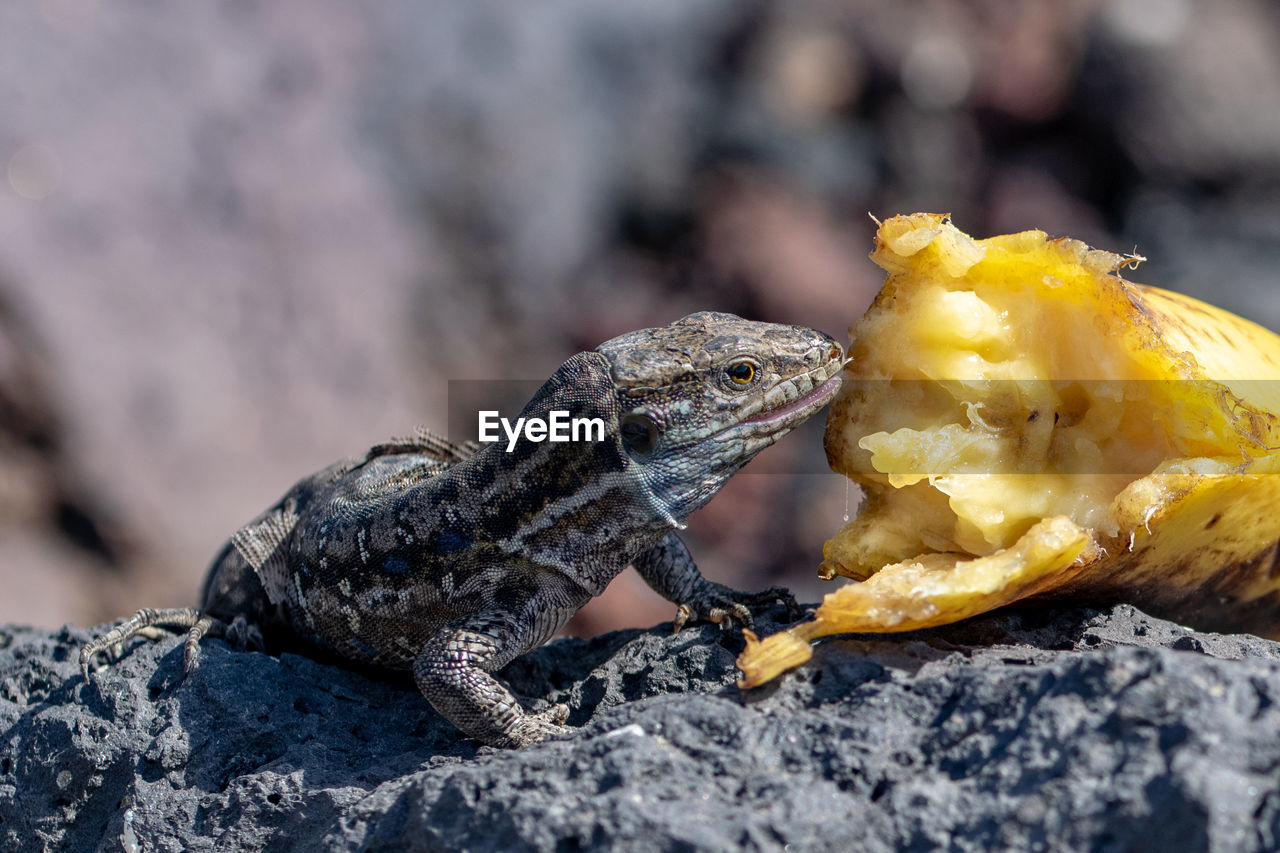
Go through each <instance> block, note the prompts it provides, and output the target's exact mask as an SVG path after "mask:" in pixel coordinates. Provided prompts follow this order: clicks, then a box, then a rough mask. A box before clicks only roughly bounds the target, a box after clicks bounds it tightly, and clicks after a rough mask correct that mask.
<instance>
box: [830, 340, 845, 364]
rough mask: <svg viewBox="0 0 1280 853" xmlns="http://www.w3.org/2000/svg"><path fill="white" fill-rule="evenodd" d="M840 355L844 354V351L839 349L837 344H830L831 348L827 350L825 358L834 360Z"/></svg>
mask: <svg viewBox="0 0 1280 853" xmlns="http://www.w3.org/2000/svg"><path fill="white" fill-rule="evenodd" d="M842 355H844V353H843V352H841V351H840V347H839V346H837V345H836V344H832V345H831V349H829V350H827V358H829V359H830V360H831V361H835V360H836V359H837V358H840V357H841V356H842Z"/></svg>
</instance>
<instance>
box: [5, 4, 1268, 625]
mask: <svg viewBox="0 0 1280 853" xmlns="http://www.w3.org/2000/svg"><path fill="white" fill-rule="evenodd" d="M916 210H929V211H940V212H945V211H950V212H951V213H952V214H953V215H954V219H955V222H956V224H957V225H958V226H959V227H960V228H961V229H963V230H965V231H968V232H970V233H972V234H974V235H976V236H987V235H990V234H993V233H1000V232H1008V231H1015V230H1022V229H1028V228H1040V229H1043V230H1045V231H1048V232H1050V233H1051V234H1054V235H1071V236H1075V237H1079V238H1081V239H1084V240H1086V241H1087V242H1089V243H1091V244H1093V245H1095V246H1097V247H1099V248H1106V249H1110V250H1113V251H1118V252H1128V251H1136V252H1138V253H1140V254H1142V255H1145V256H1147V257H1148V258H1149V260H1148V261H1147V263H1145V264H1143V265H1142V267H1141V268H1140V269H1139V270H1138V271H1137V272H1136V273H1132V274H1130V276H1129V277H1131V278H1133V279H1136V280H1139V281H1144V282H1148V283H1151V284H1157V285H1160V286H1163V287H1168V288H1173V289H1178V290H1183V291H1186V292H1189V293H1192V294H1194V295H1198V296H1202V297H1206V298H1209V299H1210V300H1211V301H1214V302H1217V303H1219V304H1222V305H1224V306H1225V307H1228V308H1230V309H1232V310H1235V311H1237V312H1239V313H1242V314H1245V315H1246V316H1249V317H1252V318H1253V319H1256V320H1258V321H1259V322H1262V323H1264V324H1266V325H1269V326H1271V327H1272V328H1280V298H1278V295H1280V290H1278V289H1277V286H1278V285H1280V276H1278V275H1277V273H1276V270H1277V268H1280V5H1278V4H1276V3H1275V2H1274V0H1215V2H1213V3H1207V2H1193V0H1059V2H1053V3H1046V2H1041V0H1021V1H1020V0H899V2H894V3H884V2H878V0H785V2H784V0H646V2H643V3H637V2H633V0H543V2H539V3H529V4H525V3H517V2H486V1H485V0H469V2H466V3H421V2H409V0H377V2H373V0H366V2H352V0H272V2H269V3H268V2H249V0H220V2H210V3H201V4H170V3H160V2H143V0H139V2H135V3H127V4H123V3H115V4H106V3H100V2H98V1H97V0H20V2H11V3H5V4H2V5H0V621H6V622H22V623H29V624H38V625H46V626H53V625H57V624H60V623H63V622H75V623H79V624H90V623H95V622H99V621H103V620H106V619H110V618H113V617H116V616H121V615H125V614H126V613H129V612H132V611H133V610H134V609H135V608H137V607H139V606H142V605H152V606H171V605H178V604H185V603H194V601H195V597H196V595H197V589H198V584H199V581H200V578H201V576H202V575H203V573H204V570H205V568H206V566H207V563H208V560H209V559H210V557H211V556H212V554H213V553H214V552H215V551H216V549H217V548H218V547H219V546H220V544H221V543H222V542H223V541H224V540H225V538H226V537H227V536H228V534H229V533H230V532H232V531H233V530H234V529H235V528H236V527H238V526H239V525H240V524H242V523H244V522H245V521H247V520H248V519H250V518H252V517H253V516H254V515H256V514H257V513H258V512H259V511H260V510H261V509H263V508H265V507H266V506H267V505H269V504H270V503H272V502H274V501H275V500H276V499H277V498H278V497H279V495H280V494H281V493H283V492H284V490H285V489H286V488H288V487H289V486H290V485H291V484H292V483H293V482H294V481H295V480H296V479H297V478H299V477H300V476H302V475H304V474H307V473H309V472H311V471H313V470H316V469H318V468H320V467H323V466H324V465H327V464H328V463H330V462H331V461H333V460H335V459H337V458H339V457H342V456H347V455H351V454H354V453H357V452H361V451H363V449H364V448H365V447H367V446H369V445H370V444H373V443H375V442H378V441H381V440H383V439H385V438H387V437H388V436H391V435H403V434H407V433H409V432H410V431H411V429H412V428H413V426H414V425H416V424H424V425H426V426H428V427H431V428H433V429H436V430H440V431H443V430H444V429H445V426H446V423H447V408H448V406H447V404H448V383H449V381H450V380H462V379H487V380H497V379H503V380H507V379H521V380H526V379H542V378H545V377H546V376H547V375H549V374H550V373H551V372H552V371H553V370H554V369H555V367H556V366H557V365H558V364H559V363H560V362H561V361H563V360H564V359H565V358H566V357H568V356H569V355H570V354H572V353H573V352H576V351H578V350H581V349H589V348H592V347H594V346H596V345H597V344H598V343H599V342H601V341H602V340H604V339H606V338H609V337H612V336H614V335H616V334H619V333H621V332H624V331H627V330H630V329H634V328H639V327H643V326H651V325H659V324H664V323H667V322H670V321H671V320H673V319H675V318H677V317H680V316H682V315H683V314H686V313H688V312H690V311H694V310H699V309H713V310H720V311H730V312H735V313H739V314H742V315H744V316H747V317H751V318H754V319H760V320H770V321H778V322H791V323H800V324H804V325H810V326H816V327H819V328H822V329H824V330H825V331H827V332H829V333H831V334H833V335H836V336H837V337H838V338H839V339H841V340H844V339H845V338H846V330H847V327H848V326H849V325H850V324H851V323H853V322H854V321H855V320H856V319H857V318H858V317H859V316H860V314H861V313H862V311H863V310H864V309H865V307H866V306H867V305H868V304H869V302H870V300H871V298H872V296H873V295H874V293H875V291H876V289H877V288H878V287H879V284H880V281H881V275H880V273H879V270H878V269H877V268H875V267H874V266H873V265H872V264H871V263H870V262H869V261H868V260H867V259H866V253H867V252H868V251H869V249H870V246H871V236H872V233H873V227H874V226H873V223H872V222H871V220H870V219H869V217H868V216H867V214H868V213H873V214H875V215H876V216H878V217H887V216H891V215H893V214H895V213H906V212H912V211H916ZM823 469H824V466H823V464H822V451H821V424H820V423H814V424H811V425H810V428H808V429H806V430H805V431H804V432H803V433H802V434H800V435H797V436H793V437H792V438H791V439H790V440H788V441H784V442H783V443H781V444H779V445H777V446H776V447H774V448H772V449H770V450H769V451H767V452H766V453H765V454H764V455H763V456H762V457H761V459H759V460H758V461H757V462H755V463H753V464H752V466H750V467H749V468H748V469H747V470H746V471H745V472H744V473H743V474H741V475H739V476H738V477H736V478H735V479H734V480H733V481H731V483H730V485H729V486H728V487H727V488H726V489H725V491H724V493H722V495H721V496H720V497H719V498H718V499H717V500H715V501H713V502H712V504H711V505H710V506H709V507H707V508H706V509H705V510H703V511H702V512H701V513H699V514H698V515H696V516H695V517H694V519H693V523H692V524H691V531H690V535H689V537H688V538H689V540H690V544H691V546H692V548H693V551H694V554H695V555H696V556H697V557H698V558H699V561H700V563H701V565H702V566H703V569H704V571H705V572H706V574H708V575H709V576H711V577H713V578H715V579H718V580H721V581H724V582H729V583H733V584H735V585H738V586H741V587H744V588H757V587H760V586H764V585H767V584H771V583H786V584H790V585H792V586H794V587H795V588H796V589H797V591H798V593H799V595H800V597H801V598H802V600H815V599H816V598H817V597H818V596H819V595H820V594H821V593H822V591H823V588H822V585H821V584H820V582H818V581H817V580H816V579H815V578H814V568H815V567H816V565H817V563H818V561H819V559H820V555H821V547H822V542H823V540H824V539H825V538H826V537H827V536H828V535H830V534H831V533H832V532H834V530H835V529H836V528H837V527H838V526H839V524H840V523H841V517H842V516H843V515H844V513H845V512H846V511H848V509H851V508H852V506H853V505H856V502H857V494H856V491H855V492H854V493H853V494H852V495H851V494H850V491H849V490H848V488H847V487H846V485H845V483H844V481H843V480H842V479H841V478H839V477H836V476H835V475H833V474H830V473H823ZM672 613H673V609H672V607H671V605H669V604H666V603H665V602H662V601H661V600H660V599H658V598H657V597H656V596H654V595H653V594H652V593H649V592H648V591H647V590H646V589H645V587H644V586H643V583H642V582H641V581H640V580H639V579H638V578H637V577H636V576H635V575H634V573H631V572H628V573H627V574H625V575H623V576H622V577H620V578H619V580H618V581H617V582H615V584H614V585H613V586H612V587H611V588H610V590H609V592H608V593H607V594H606V595H605V596H604V597H602V598H601V599H599V600H597V601H596V602H594V603H593V604H592V605H591V606H590V607H589V608H588V609H587V610H585V611H584V612H583V613H582V614H580V615H579V617H578V618H577V620H576V621H575V622H574V623H573V625H572V626H571V630H573V631H576V632H582V633H594V632H596V631H599V630H603V629H605V628H609V627H617V626H621V625H647V624H652V623H654V622H656V621H659V620H661V619H668V618H670V617H671V615H672Z"/></svg>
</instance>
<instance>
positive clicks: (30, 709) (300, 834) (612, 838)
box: [0, 606, 1280, 851]
mask: <svg viewBox="0 0 1280 853" xmlns="http://www.w3.org/2000/svg"><path fill="white" fill-rule="evenodd" d="M763 627H765V628H766V629H767V628H769V627H770V626H769V625H768V624H767V623H766V625H764V626H763ZM774 627H776V626H774ZM668 630H669V626H659V627H658V628H655V629H653V630H651V631H647V632H640V631H627V632H619V633H614V634H608V635H605V636H603V637H600V638H597V639H595V640H592V641H589V642H587V641H581V640H560V641H557V642H555V643H552V644H551V645H550V646H547V647H545V648H543V649H541V650H539V651H537V652H535V653H533V654H531V655H529V656H527V657H526V658H524V659H522V660H520V661H517V662H516V663H515V664H513V665H512V666H511V667H510V668H508V670H507V671H506V673H505V675H506V677H507V678H508V679H509V680H510V681H511V682H512V684H513V685H514V686H515V688H516V689H517V690H518V691H520V692H523V693H524V694H526V695H529V696H537V697H539V698H538V699H536V700H534V704H540V703H541V702H543V701H546V700H547V699H554V700H558V701H565V702H568V703H569V705H570V707H571V708H572V714H571V717H570V721H571V722H572V723H574V724H575V725H578V726H581V727H582V730H581V731H580V732H579V733H578V734H576V735H575V736H573V737H572V738H570V739H568V740H565V741H561V742H554V743H546V744H542V745H539V746H537V747H533V748H530V749H526V750H523V751H519V752H504V751H500V750H494V749H491V748H488V747H483V748H481V747H477V746H476V745H475V744H474V743H472V742H469V741H464V740H459V739H458V738H457V736H456V735H455V733H454V731H453V730H452V729H451V728H450V727H449V726H448V724H446V723H444V722H443V721H442V720H441V719H440V718H439V717H437V716H436V714H435V713H434V712H433V711H432V710H431V709H430V708H429V707H428V706H427V705H426V703H425V702H424V701H423V699H422V698H421V697H420V696H419V695H418V694H417V692H416V691H415V690H414V689H413V687H412V685H410V684H407V683H402V682H396V681H380V680H371V679H369V678H366V677H364V676H361V675H357V674H355V673H353V672H349V671H346V670H343V669H339V668H335V667H331V666H327V665H324V664H321V663H317V662H315V661H312V660H310V659H308V658H304V657H298V656H292V655H283V656H281V657H280V658H275V657H271V656H268V655H264V654H257V653H237V652H233V651H232V650H230V649H229V648H228V647H227V646H226V645H224V644H223V643H221V642H217V641H214V642H210V643H208V644H207V645H206V648H205V658H204V664H203V666H202V667H201V668H200V669H199V670H198V671H197V672H196V673H194V674H193V675H191V676H190V677H188V678H186V679H185V680H182V681H180V680H179V672H180V667H181V651H180V649H179V647H178V646H179V644H178V642H177V640H176V639H173V640H167V641H164V642H159V643H149V642H148V643H140V644H138V645H136V646H133V647H131V648H130V649H129V650H128V651H127V654H126V655H125V656H124V657H123V658H122V659H121V660H120V661H119V663H118V664H117V665H116V666H115V667H113V668H112V669H111V670H109V671H99V672H98V673H96V675H95V676H94V679H93V680H94V682H95V684H94V685H93V686H90V687H87V688H86V686H85V684H84V682H83V681H82V680H81V679H80V676H79V674H78V672H77V668H76V663H75V649H76V646H77V645H78V644H79V643H80V642H81V641H82V640H84V639H85V637H86V636H87V633H86V632H85V631H83V630H80V629H73V628H66V629H63V630H62V631H61V632H58V633H56V634H52V635H51V634H49V633H45V632H40V631H33V630H28V629H22V628H4V629H0V731H2V732H3V735H2V738H0V847H4V848H5V849H15V850H19V849H20V850H33V849H40V848H41V847H42V846H43V847H46V848H47V849H67V850H119V849H123V850H131V851H132V850H139V849H141V850H215V849H216V850H263V849H281V848H299V849H304V848H306V849H315V850H345V849H365V850H379V849H397V850H399V849H422V850H434V849H445V848H447V849H471V850H496V849H502V850H522V849H533V850H558V849H564V850H571V849H578V848H582V847H590V848H600V847H606V846H610V845H612V846H625V847H626V849H637V850H675V849H681V850H725V849H732V848H736V847H745V848H747V849H780V848H782V847H783V845H790V846H791V847H790V849H796V850H814V849H828V850H840V849H844V850H849V849H862V850H887V849H919V850H925V849H936V848H947V847H950V848H951V849H956V850H987V849H1001V848H1003V849H1017V850H1036V849H1041V850H1047V849H1092V850H1128V849H1139V848H1141V849H1178V850H1199V849H1209V848H1212V849H1214V850H1264V849H1275V848H1276V846H1277V844H1280V704H1277V703H1278V701H1280V644H1277V643H1272V642H1269V641H1264V640H1259V639H1257V638H1253V637H1247V636H1220V635H1211V634H1198V633H1194V632H1191V631H1189V630H1187V629H1184V628H1180V627H1177V626H1175V625H1172V624H1170V623H1168V622H1164V621H1161V620H1158V619H1155V618H1152V617H1149V616H1147V615H1145V614H1143V613H1141V612H1139V611H1136V610H1134V609H1133V608H1131V607H1127V606H1121V607H1117V608H1115V609H1114V610H1112V611H1109V612H1107V611H1096V610H1085V609H1066V610H1038V611H1036V610H1022V611H1006V612H1003V613H1000V614H996V615H994V616H990V617H987V618H983V619H978V620H973V621H970V622H968V623H965V624H962V625H958V626H951V627H949V628H945V629H938V630H933V631H927V632H920V633H915V634H906V635H900V636H891V637H878V638H877V637H861V638H853V639H840V640H834V641H831V642H827V643H825V644H823V645H822V646H821V647H820V649H819V651H818V654H817V656H816V658H815V660H814V662H813V663H812V665H810V666H808V667H806V668H805V669H802V670H800V671H798V672H795V673H792V674H790V675H788V676H786V677H784V678H783V679H782V680H781V681H780V682H778V683H776V684H775V685H772V686H769V687H766V688H763V689H760V690H757V691H754V692H752V693H749V694H741V693H740V692H739V691H738V690H737V688H735V687H734V686H733V680H734V677H735V671H734V669H733V658H734V653H735V652H736V651H737V647H738V646H739V645H740V640H739V639H738V637H737V635H736V633H735V634H726V635H721V634H720V633H719V630H718V629H717V628H715V627H714V626H703V627H700V628H696V629H687V630H685V631H683V632H681V633H680V634H677V635H674V636H673V635H671V634H669V633H668Z"/></svg>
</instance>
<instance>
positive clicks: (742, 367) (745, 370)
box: [726, 361, 756, 385]
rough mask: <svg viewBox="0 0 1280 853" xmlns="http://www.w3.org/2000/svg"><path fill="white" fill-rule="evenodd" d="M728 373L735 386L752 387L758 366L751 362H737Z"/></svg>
mask: <svg viewBox="0 0 1280 853" xmlns="http://www.w3.org/2000/svg"><path fill="white" fill-rule="evenodd" d="M726 372H727V373H728V374H729V379H731V380H732V381H733V384H734V385H750V384H751V380H752V379H755V378H756V366H755V365H754V364H752V363H751V362H749V361H735V362H734V363H733V364H731V365H729V369H728V371H726Z"/></svg>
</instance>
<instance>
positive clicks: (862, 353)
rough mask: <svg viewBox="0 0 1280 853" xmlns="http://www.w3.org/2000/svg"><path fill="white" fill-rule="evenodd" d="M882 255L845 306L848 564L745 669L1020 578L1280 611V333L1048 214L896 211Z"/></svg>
mask: <svg viewBox="0 0 1280 853" xmlns="http://www.w3.org/2000/svg"><path fill="white" fill-rule="evenodd" d="M871 257H872V259H873V260H874V261H875V262H876V263H877V264H879V265H880V266H881V267H883V268H884V269H885V270H886V271H887V272H888V278H887V280H886V282H885V285H884V288H883V289H882V290H881V292H880V294H879V296H878V297H877V298H876V300H875V302H874V303H873V304H872V306H871V308H870V309H868V311H867V313H866V314H865V315H864V316H863V318H862V319H861V320H860V321H859V322H858V323H857V324H856V325H855V326H854V327H853V328H852V329H851V330H850V336H851V343H850V347H849V353H850V361H849V363H848V365H847V366H846V368H845V373H844V386H843V388H842V389H841V392H840V395H839V397H838V398H837V399H836V400H835V402H834V403H833V404H832V407H831V411H830V413H829V414H828V419H827V432H826V447H827V456H828V460H829V461H830V463H831V466H832V468H833V469H834V470H836V471H838V472H841V473H844V474H845V475H847V476H848V477H850V478H851V479H852V480H853V481H855V482H857V483H858V484H860V485H861V486H862V488H863V490H864V491H865V494H866V500H865V503H864V505H863V506H862V508H861V511H860V513H859V514H858V516H857V518H855V519H854V520H853V521H852V522H851V523H849V524H847V525H845V527H844V528H843V529H842V530H840V531H839V532H838V533H837V534H836V535H835V536H834V537H833V538H832V539H831V540H830V541H829V542H827V544H826V547H825V549H824V561H823V565H822V568H821V570H820V572H821V573H822V574H823V576H825V577H828V578H831V577H834V576H835V575H844V576H846V577H849V578H853V579H854V582H851V583H848V584H846V585H844V586H841V587H840V588H839V589H837V590H836V591H835V592H833V593H831V594H829V595H827V596H826V597H825V599H824V600H823V602H822V605H821V606H820V607H819V608H818V611H817V613H816V614H815V617H814V618H813V619H812V620H811V621H808V622H804V623H801V624H799V625H796V626H795V627H793V628H791V629H789V630H787V631H784V632H781V633H779V634H775V635H773V636H771V637H767V638H766V639H764V640H763V641H759V640H757V639H756V638H755V637H754V635H750V636H749V637H748V644H747V648H746V650H745V651H744V652H743V653H742V655H741V657H740V658H739V659H738V666H739V668H740V669H741V670H742V672H743V678H742V680H741V681H740V682H739V683H740V684H741V685H742V686H744V687H752V686H755V685H758V684H761V683H763V682H765V681H768V680H769V679H771V678H773V677H774V676H776V675H777V674H778V673H780V672H782V671H784V670H786V669H788V668H790V667H793V666H797V665H799V664H801V663H803V662H804V661H805V660H807V659H808V658H809V656H810V655H811V651H810V641H812V640H813V639H815V638H817V637H821V636H824V635H828V634H836V633H847V632H886V631H908V630H914V629H917V628H925V627H930V626H935V625H942V624H946V623H949V622H954V621H957V620H960V619H964V618H966V617H969V616H974V615H977V614H979V613H984V612H986V611H989V610H992V609H994V608H996V607H999V606H1001V605H1004V604H1008V603H1010V602H1014V601H1018V600H1022V599H1027V598H1031V597H1048V596H1066V597H1072V598H1076V599H1079V600H1085V601H1096V602H1099V603H1103V602H1114V601H1128V602H1130V603H1133V604H1135V605H1138V606H1140V607H1142V608H1143V609H1145V610H1147V611H1148V612H1151V613H1153V614H1156V615H1160V616H1165V617H1168V618H1173V619H1177V620H1179V621H1181V622H1183V623H1186V624H1190V625H1194V626H1196V627H1199V628H1204V629H1208V630H1226V631H1249V632H1253V633H1257V634H1262V635H1266V636H1275V635H1277V633H1278V632H1280V477H1277V476H1274V475H1275V474H1277V473H1280V414H1278V413H1280V337H1277V336H1276V335H1275V334H1273V333H1271V332H1269V331H1267V330H1266V329H1264V328H1262V327H1261V326H1258V325H1256V324H1254V323H1251V322H1249V321H1247V320H1244V319H1242V318H1240V317H1237V316H1235V315H1233V314H1230V313H1228V312H1226V311H1223V310H1221V309H1218V308H1215V307H1213V306H1210V305H1206V304H1204V303H1202V302H1199V301H1197V300H1194V299H1191V298H1189V297H1186V296H1182V295H1179V294H1176V293H1170V292H1167V291H1163V290H1159V289H1156V288H1152V287H1146V286H1144V285H1140V284H1133V283H1131V282H1128V281H1125V280H1124V279H1123V278H1122V277H1121V276H1120V275H1119V273H1120V271H1121V270H1123V269H1124V268H1125V267H1127V266H1130V265H1132V264H1135V263H1136V261H1137V260H1139V259H1138V258H1136V257H1133V256H1124V255H1116V254H1112V253H1109V252H1102V251H1096V250H1091V249H1089V247H1088V246H1086V245H1084V244H1083V243H1081V242H1079V241H1077V240H1071V239H1058V240H1050V239H1049V238H1047V237H1046V235H1045V234H1044V233H1043V232H1040V231H1026V232H1023V233H1019V234H1009V235H1004V236H999V237H991V238H989V239H985V240H975V239H973V238H971V237H969V236H968V235H966V234H964V233H963V232H961V231H959V230H958V229H957V228H956V227H955V226H953V225H952V224H951V222H950V220H949V219H948V217H946V216H942V215H937V214H923V213H918V214H913V215H910V216H897V217H894V218H892V219H890V220H887V221H886V222H884V223H882V224H881V226H880V229H879V232H878V233H877V235H876V243H875V250H874V251H873V252H872V254H871Z"/></svg>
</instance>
